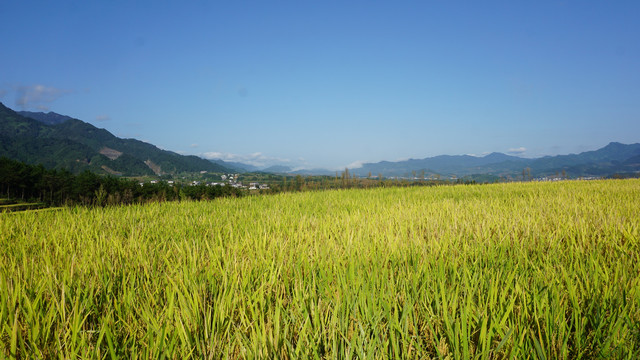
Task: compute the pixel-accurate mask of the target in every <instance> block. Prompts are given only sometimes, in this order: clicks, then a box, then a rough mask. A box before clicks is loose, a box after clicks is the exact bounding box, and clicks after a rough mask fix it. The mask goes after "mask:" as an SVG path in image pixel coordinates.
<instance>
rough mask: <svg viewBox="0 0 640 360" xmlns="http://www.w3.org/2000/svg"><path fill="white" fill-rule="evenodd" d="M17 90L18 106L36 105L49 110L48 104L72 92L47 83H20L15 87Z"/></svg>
mask: <svg viewBox="0 0 640 360" xmlns="http://www.w3.org/2000/svg"><path fill="white" fill-rule="evenodd" d="M15 91H16V105H17V106H19V107H20V108H22V109H26V108H28V107H35V108H37V109H40V110H48V107H47V104H49V103H51V102H53V101H56V100H57V99H59V98H60V97H61V96H64V95H66V94H70V93H72V91H71V90H64V89H58V88H54V87H52V86H45V85H20V86H16V87H15Z"/></svg>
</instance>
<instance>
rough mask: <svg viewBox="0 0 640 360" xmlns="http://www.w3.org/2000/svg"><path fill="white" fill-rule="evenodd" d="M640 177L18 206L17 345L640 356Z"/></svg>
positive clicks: (2, 217) (5, 282)
mask: <svg viewBox="0 0 640 360" xmlns="http://www.w3.org/2000/svg"><path fill="white" fill-rule="evenodd" d="M639 214H640V181H638V180H607V181H588V182H587V181H585V182H579V181H572V182H558V183H510V184H494V185H469V186H441V187H431V188H425V187H418V188H377V189H371V190H337V191H324V192H306V193H286V194H279V195H273V196H249V197H245V198H240V199H217V200H215V201H208V202H174V203H154V204H146V205H131V206H122V207H107V208H94V209H90V208H82V207H77V208H65V209H62V210H59V211H47V212H26V213H12V214H9V213H5V214H0V358H7V359H13V358H65V359H73V358H76V359H77V358H96V359H105V358H106V359H114V358H139V359H149V358H169V359H183V358H195V359H218V358H231V359H237V358H281V359H307V358H317V359H325V358H327V359H351V358H362V359H386V358H411V359H432V358H442V359H446V358H449V359H527V358H531V359H536V358H538V359H577V358H587V359H590V358H615V359H637V358H640V276H639V274H640V240H639V223H640V220H639V219H640V216H639Z"/></svg>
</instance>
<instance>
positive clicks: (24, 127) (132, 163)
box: [0, 103, 230, 176]
mask: <svg viewBox="0 0 640 360" xmlns="http://www.w3.org/2000/svg"><path fill="white" fill-rule="evenodd" d="M25 115H27V116H25ZM0 156H6V157H8V158H11V159H15V160H20V161H23V162H26V163H29V164H42V165H44V166H45V167H47V168H60V169H67V170H69V171H71V172H75V173H77V172H81V171H84V170H90V171H93V172H97V173H103V174H114V175H125V176H137V175H152V174H156V175H161V174H176V173H181V172H197V171H210V172H230V170H229V169H227V168H226V167H224V166H222V165H220V164H216V163H212V162H210V161H208V160H205V159H202V158H199V157H197V156H184V155H180V154H177V153H174V152H172V151H167V150H161V149H158V148H157V147H156V146H154V145H151V144H148V143H145V142H142V141H139V140H135V139H121V138H118V137H116V136H114V135H113V134H111V133H110V132H109V131H107V130H105V129H99V128H97V127H95V126H93V125H91V124H88V123H86V122H84V121H81V120H77V119H73V118H70V117H68V116H64V115H59V114H55V113H51V112H50V113H47V114H45V113H34V112H22V113H18V112H15V111H13V110H11V109H9V108H7V107H6V106H4V105H3V104H2V103H0Z"/></svg>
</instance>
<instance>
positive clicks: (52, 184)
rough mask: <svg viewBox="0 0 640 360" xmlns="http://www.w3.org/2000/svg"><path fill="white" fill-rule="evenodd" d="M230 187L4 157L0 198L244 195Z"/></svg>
mask: <svg viewBox="0 0 640 360" xmlns="http://www.w3.org/2000/svg"><path fill="white" fill-rule="evenodd" d="M243 194H244V192H243V191H241V190H240V189H236V188H233V187H230V186H205V185H199V186H188V185H182V184H168V183H167V182H162V181H160V182H158V183H156V184H151V183H145V184H144V185H143V186H141V185H140V183H139V182H137V181H135V180H131V179H126V178H118V177H115V176H102V175H97V174H95V173H92V172H90V171H84V172H82V173H79V174H77V175H76V174H72V173H71V172H69V171H67V170H64V169H62V170H61V169H47V168H45V167H44V166H42V165H29V164H25V163H22V162H20V161H16V160H11V159H8V158H6V157H0V198H3V197H6V198H9V199H19V200H21V201H28V202H40V203H44V204H47V205H49V206H61V205H97V206H103V205H120V204H132V203H140V202H150V201H174V200H187V199H192V200H206V199H213V198H216V197H221V196H242V195H243Z"/></svg>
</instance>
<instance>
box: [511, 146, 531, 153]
mask: <svg viewBox="0 0 640 360" xmlns="http://www.w3.org/2000/svg"><path fill="white" fill-rule="evenodd" d="M507 152H508V153H509V154H511V155H522V154H524V153H526V152H527V148H525V147H522V146H521V147H519V148H511V149H509V150H507Z"/></svg>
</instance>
